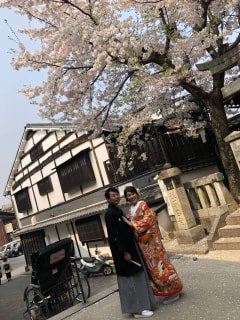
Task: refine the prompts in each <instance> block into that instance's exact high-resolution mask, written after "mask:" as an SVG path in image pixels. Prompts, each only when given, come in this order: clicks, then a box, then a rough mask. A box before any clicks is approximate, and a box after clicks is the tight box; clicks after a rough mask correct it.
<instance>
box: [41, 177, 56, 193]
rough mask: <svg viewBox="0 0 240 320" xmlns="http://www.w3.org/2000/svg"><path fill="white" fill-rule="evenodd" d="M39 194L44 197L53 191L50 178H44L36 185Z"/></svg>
mask: <svg viewBox="0 0 240 320" xmlns="http://www.w3.org/2000/svg"><path fill="white" fill-rule="evenodd" d="M37 186H38V190H39V194H40V195H41V196H44V195H46V194H47V193H49V192H52V191H53V185H52V181H51V178H50V177H46V178H44V179H42V180H41V181H39V182H38V183H37Z"/></svg>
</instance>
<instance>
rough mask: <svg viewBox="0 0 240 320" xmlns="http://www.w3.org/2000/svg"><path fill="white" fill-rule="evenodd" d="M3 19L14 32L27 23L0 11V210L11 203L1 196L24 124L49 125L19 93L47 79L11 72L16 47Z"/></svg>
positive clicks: (35, 74)
mask: <svg viewBox="0 0 240 320" xmlns="http://www.w3.org/2000/svg"><path fill="white" fill-rule="evenodd" d="M5 19H7V21H8V23H9V25H10V26H11V27H12V28H13V29H14V30H16V29H17V28H19V27H20V28H21V27H23V26H26V24H27V20H26V18H24V17H21V16H18V15H17V14H14V13H13V12H11V11H9V10H5V9H0V30H1V32H0V43H1V45H0V63H1V76H0V110H1V117H0V119H1V120H0V132H1V133H0V137H1V139H0V150H1V157H0V207H2V205H3V204H7V203H10V200H9V199H7V198H5V197H4V196H3V192H4V189H5V186H6V183H7V180H8V177H9V174H10V171H11V168H12V165H13V162H14V159H15V156H16V152H17V149H18V146H19V143H20V141H21V138H22V134H23V130H24V127H25V125H26V124H27V123H43V122H44V123H45V122H49V121H47V120H43V119H41V118H40V117H39V116H38V107H37V106H36V105H31V104H30V101H29V100H28V98H27V97H25V96H24V95H23V94H22V93H19V92H18V91H19V89H20V88H22V87H23V86H24V84H32V85H34V84H38V83H39V84H40V83H41V82H42V81H43V80H44V79H46V76H45V74H44V73H41V72H30V71H27V70H26V69H25V70H23V69H20V71H15V70H13V68H12V66H11V65H10V61H11V55H10V54H9V53H8V52H9V49H10V48H12V47H14V45H15V44H14V43H13V41H11V40H10V39H9V38H8V36H10V37H12V34H11V31H10V29H9V27H8V26H7V24H6V23H5V22H4V20H5ZM15 47H16V45H15Z"/></svg>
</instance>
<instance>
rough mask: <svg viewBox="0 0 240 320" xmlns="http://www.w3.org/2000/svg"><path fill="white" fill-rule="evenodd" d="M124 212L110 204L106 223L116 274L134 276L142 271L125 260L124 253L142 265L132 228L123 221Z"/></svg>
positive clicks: (106, 214)
mask: <svg viewBox="0 0 240 320" xmlns="http://www.w3.org/2000/svg"><path fill="white" fill-rule="evenodd" d="M122 216H124V213H123V211H122V210H121V209H120V208H118V207H116V206H114V205H113V204H109V206H108V209H107V211H106V213H105V222H106V227H107V231H108V242H109V245H110V249H111V252H112V257H113V261H114V264H115V269H116V273H117V274H119V275H121V276H127V277H128V276H132V275H134V274H135V273H137V272H139V271H141V270H142V267H138V266H136V265H135V264H134V263H132V262H127V261H125V260H124V252H129V253H130V254H131V257H132V260H134V261H136V262H138V263H141V261H140V257H139V254H138V251H137V248H136V246H137V244H136V241H135V237H134V232H133V230H132V228H131V227H130V226H129V225H128V224H127V223H126V222H124V221H123V219H122Z"/></svg>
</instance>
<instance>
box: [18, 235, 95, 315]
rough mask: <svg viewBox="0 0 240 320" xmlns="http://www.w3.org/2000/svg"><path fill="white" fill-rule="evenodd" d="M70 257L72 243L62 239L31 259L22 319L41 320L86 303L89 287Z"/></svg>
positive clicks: (74, 260)
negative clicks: (29, 278) (75, 305)
mask: <svg viewBox="0 0 240 320" xmlns="http://www.w3.org/2000/svg"><path fill="white" fill-rule="evenodd" d="M73 253H74V247H73V241H72V240H71V239H69V238H66V239H62V240H60V241H57V242H54V243H52V244H50V245H48V246H46V247H45V248H42V249H40V250H38V251H37V252H35V253H34V254H32V255H31V262H32V275H31V283H30V284H29V285H28V286H27V287H26V289H25V291H24V301H25V302H26V307H27V309H26V311H25V312H24V313H23V315H24V319H26V320H45V319H48V318H50V317H52V316H53V315H56V314H58V313H59V312H62V311H64V310H65V309H67V308H69V307H71V306H73V305H74V304H76V303H78V302H84V303H86V299H87V298H89V296H90V285H89V282H88V279H87V277H86V276H85V275H84V274H83V273H82V271H81V270H80V269H79V267H78V266H77V263H76V258H73Z"/></svg>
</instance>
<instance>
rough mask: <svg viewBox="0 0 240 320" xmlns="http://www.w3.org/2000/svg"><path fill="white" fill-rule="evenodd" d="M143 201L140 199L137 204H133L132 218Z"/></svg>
mask: <svg viewBox="0 0 240 320" xmlns="http://www.w3.org/2000/svg"><path fill="white" fill-rule="evenodd" d="M141 202H142V200H140V201H138V202H137V203H136V204H135V205H131V217H132V218H133V217H134V216H135V214H136V211H137V208H138V206H139V205H140V203H141Z"/></svg>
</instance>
